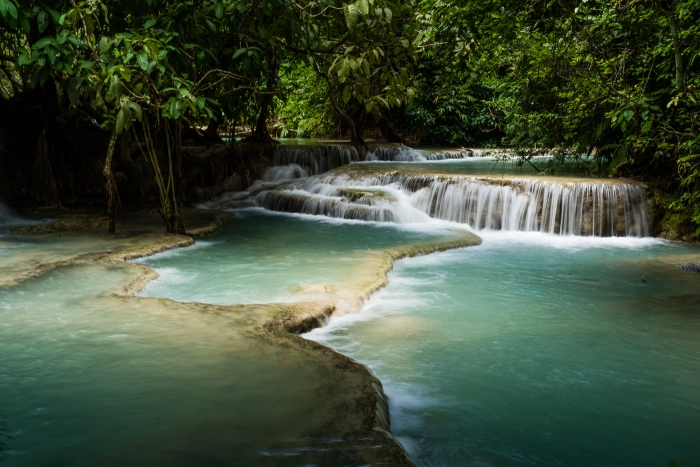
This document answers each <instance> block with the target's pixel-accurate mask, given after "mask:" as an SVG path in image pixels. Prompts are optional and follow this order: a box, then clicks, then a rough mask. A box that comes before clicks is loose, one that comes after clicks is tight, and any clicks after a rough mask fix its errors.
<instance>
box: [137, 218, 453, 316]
mask: <svg viewBox="0 0 700 467" xmlns="http://www.w3.org/2000/svg"><path fill="white" fill-rule="evenodd" d="M444 233H445V230H444V229H440V228H435V229H426V228H423V229H420V228H418V227H414V228H413V229H410V228H404V229H398V228H396V227H392V226H390V225H389V226H386V225H384V226H383V225H381V224H368V223H347V222H338V221H334V220H332V219H312V218H309V217H308V216H307V217H306V218H305V217H304V216H283V215H279V214H275V213H269V212H265V211H262V210H259V209H258V210H243V211H237V212H236V215H235V217H234V218H233V219H231V220H230V221H228V222H227V223H226V224H225V225H224V226H223V228H222V229H221V230H220V231H219V232H217V233H216V234H214V235H212V236H210V237H207V239H206V240H203V241H199V242H198V243H197V244H196V245H195V246H194V247H192V248H186V249H182V250H172V251H168V252H165V253H161V254H157V255H154V256H151V257H148V258H145V259H143V260H140V262H142V263H144V264H146V265H148V266H150V267H152V268H154V269H155V270H156V271H157V272H158V273H159V274H160V275H161V277H160V279H159V280H157V281H154V282H151V283H150V284H149V285H148V286H147V287H146V289H145V290H144V291H143V292H142V294H141V295H143V296H153V297H167V298H171V299H174V300H178V301H182V302H202V303H212V304H217V305H230V304H234V303H270V302H290V301H297V300H300V299H306V297H305V296H304V295H303V294H300V292H303V291H304V290H305V288H308V286H312V285H314V284H323V285H335V286H342V285H343V284H344V283H345V282H347V281H348V279H349V278H351V277H352V275H353V273H354V272H355V271H356V270H359V269H360V268H361V267H362V265H363V264H364V263H365V262H366V261H367V257H366V256H364V255H362V253H365V252H368V251H372V250H377V249H381V248H385V247H393V246H397V245H406V244H410V243H417V242H422V241H426V240H431V239H435V238H437V237H436V235H438V234H443V235H444Z"/></svg>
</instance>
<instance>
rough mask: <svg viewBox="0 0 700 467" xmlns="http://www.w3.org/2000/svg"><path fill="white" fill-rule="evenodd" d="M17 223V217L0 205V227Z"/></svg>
mask: <svg viewBox="0 0 700 467" xmlns="http://www.w3.org/2000/svg"><path fill="white" fill-rule="evenodd" d="M16 222H17V216H15V213H14V212H12V210H11V209H10V208H8V207H7V206H5V205H4V204H2V203H0V227H2V226H3V225H11V224H14V223H16Z"/></svg>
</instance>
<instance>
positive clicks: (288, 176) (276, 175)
mask: <svg viewBox="0 0 700 467" xmlns="http://www.w3.org/2000/svg"><path fill="white" fill-rule="evenodd" d="M308 176H309V173H308V172H307V171H306V169H305V168H303V167H302V166H300V165H297V164H289V165H281V166H279V167H272V168H271V169H268V171H267V172H265V174H264V175H263V181H264V182H279V181H283V180H294V179H297V178H306V177H308Z"/></svg>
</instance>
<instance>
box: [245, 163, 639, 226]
mask: <svg viewBox="0 0 700 467" xmlns="http://www.w3.org/2000/svg"><path fill="white" fill-rule="evenodd" d="M340 172H341V173H334V172H331V173H329V174H325V175H321V176H316V177H310V178H308V179H306V180H305V181H304V180H299V181H298V182H296V183H294V184H290V185H287V186H285V185H282V186H277V187H274V188H272V189H269V190H259V191H258V192H257V193H256V195H255V202H256V203H257V204H258V205H259V206H262V207H264V208H266V209H269V210H273V211H283V212H295V213H303V214H313V215H323V216H329V217H338V218H344V219H356V220H366V221H379V222H399V223H405V222H426V221H428V220H429V218H434V219H442V220H446V221H451V222H458V223H463V224H467V225H469V226H471V227H472V228H474V229H477V230H481V229H490V230H506V231H525V232H543V233H549V234H558V235H580V236H598V237H609V236H633V237H644V236H648V235H649V226H648V215H647V207H646V194H645V191H644V188H643V187H641V186H638V185H633V184H626V183H616V182H613V181H601V182H592V181H591V182H587V181H585V182H581V181H567V180H563V181H559V180H541V179H508V178H506V179H501V178H491V177H469V176H447V175H407V174H401V173H399V172H397V171H392V172H384V173H377V174H375V175H362V176H358V175H357V174H355V175H353V174H351V173H350V174H348V173H342V170H341V171H340Z"/></svg>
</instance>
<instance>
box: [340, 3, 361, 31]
mask: <svg viewBox="0 0 700 467" xmlns="http://www.w3.org/2000/svg"><path fill="white" fill-rule="evenodd" d="M357 13H358V11H357V7H356V6H355V5H351V4H348V5H345V6H344V7H343V14H344V15H345V24H347V26H348V29H349V30H351V31H354V30H355V26H356V25H357Z"/></svg>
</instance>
